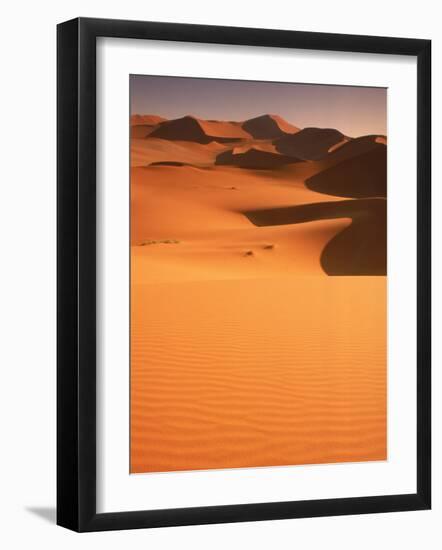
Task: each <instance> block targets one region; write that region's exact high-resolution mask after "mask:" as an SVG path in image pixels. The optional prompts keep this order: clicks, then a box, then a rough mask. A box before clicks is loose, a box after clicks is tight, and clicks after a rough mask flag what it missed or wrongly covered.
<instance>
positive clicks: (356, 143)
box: [326, 135, 386, 165]
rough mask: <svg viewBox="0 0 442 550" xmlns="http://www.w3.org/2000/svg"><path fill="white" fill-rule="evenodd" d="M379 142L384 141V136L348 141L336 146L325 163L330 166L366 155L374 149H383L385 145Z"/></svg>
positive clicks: (370, 136)
mask: <svg viewBox="0 0 442 550" xmlns="http://www.w3.org/2000/svg"><path fill="white" fill-rule="evenodd" d="M380 140H382V141H385V136H378V135H369V136H361V137H358V138H354V139H349V141H347V142H345V143H343V144H342V145H339V146H337V148H336V149H335V150H333V151H332V152H330V154H329V155H327V159H326V163H327V164H328V163H330V165H331V164H335V163H337V162H342V161H343V160H348V159H350V158H353V157H357V156H359V155H362V154H363V153H368V152H369V151H373V150H374V149H385V148H386V147H385V143H382V141H380Z"/></svg>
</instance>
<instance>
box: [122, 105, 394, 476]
mask: <svg viewBox="0 0 442 550" xmlns="http://www.w3.org/2000/svg"><path fill="white" fill-rule="evenodd" d="M131 136H132V138H131V472H132V473H139V472H159V471H174V470H194V469H210V468H237V467H254V466H276V465H296V464H313V463H316V464H319V463H332V462H347V461H368V460H384V459H386V456H387V448H386V148H387V145H386V143H387V142H386V137H385V136H361V137H360V138H356V139H353V138H350V137H348V136H345V135H343V134H342V133H341V132H339V131H338V130H335V129H319V128H304V129H300V128H298V127H296V126H294V125H292V124H289V123H288V122H286V121H284V120H283V119H282V118H281V117H278V116H275V115H263V116H260V117H256V118H254V119H251V120H249V121H242V122H235V121H227V122H224V121H202V120H199V119H197V118H195V117H191V116H184V117H182V118H180V119H175V120H164V119H162V118H161V117H155V116H152V115H135V116H133V117H132V119H131Z"/></svg>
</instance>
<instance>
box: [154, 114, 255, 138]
mask: <svg viewBox="0 0 442 550" xmlns="http://www.w3.org/2000/svg"><path fill="white" fill-rule="evenodd" d="M151 136H152V137H156V138H162V139H168V140H172V141H183V140H186V141H194V142H196V143H210V142H211V141H218V142H225V141H235V140H236V141H239V140H241V139H245V138H249V137H250V135H249V134H247V133H246V132H245V131H244V130H243V129H242V128H241V125H240V124H239V123H235V122H217V121H214V120H211V121H208V120H200V119H198V118H195V117H192V116H185V117H182V118H178V119H174V120H168V121H166V122H163V123H161V124H160V125H159V126H158V127H157V128H156V129H155V130H154V131H153V132H152V134H151Z"/></svg>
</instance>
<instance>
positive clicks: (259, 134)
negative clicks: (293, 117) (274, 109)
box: [242, 115, 299, 139]
mask: <svg viewBox="0 0 442 550" xmlns="http://www.w3.org/2000/svg"><path fill="white" fill-rule="evenodd" d="M242 127H243V128H244V130H246V132H248V133H249V134H250V135H251V136H252V137H253V138H255V139H275V138H279V137H282V136H285V135H287V134H294V133H296V132H299V128H297V127H296V126H293V124H289V123H288V122H287V121H286V120H284V119H283V118H281V117H280V116H278V115H262V116H259V117H256V118H251V119H249V120H246V121H245V122H244V123H243V125H242Z"/></svg>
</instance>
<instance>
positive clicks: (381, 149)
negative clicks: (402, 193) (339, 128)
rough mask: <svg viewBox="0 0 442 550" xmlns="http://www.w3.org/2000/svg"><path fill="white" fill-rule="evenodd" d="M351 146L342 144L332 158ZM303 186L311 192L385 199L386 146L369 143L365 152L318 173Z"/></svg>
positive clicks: (339, 155) (343, 153)
mask: <svg viewBox="0 0 442 550" xmlns="http://www.w3.org/2000/svg"><path fill="white" fill-rule="evenodd" d="M352 147H354V145H353V144H351V143H349V144H346V145H344V146H342V147H341V149H339V150H337V151H336V153H335V154H334V155H336V156H337V157H338V159H339V157H343V156H344V155H345V154H346V152H347V151H346V149H347V148H349V149H351V148H352ZM338 159H336V160H338ZM305 185H306V187H307V188H308V189H311V190H312V191H316V192H318V193H325V194H327V195H336V196H338V197H353V198H367V197H386V196H387V147H386V146H385V145H382V144H379V143H373V144H372V147H371V149H369V150H368V151H366V152H364V153H362V154H359V155H357V156H354V157H351V158H347V159H345V160H342V161H341V162H339V164H334V165H332V166H330V167H329V168H326V169H325V170H322V171H321V172H319V173H318V174H316V175H314V176H312V177H311V178H309V179H307V180H306V181H305Z"/></svg>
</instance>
